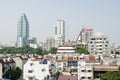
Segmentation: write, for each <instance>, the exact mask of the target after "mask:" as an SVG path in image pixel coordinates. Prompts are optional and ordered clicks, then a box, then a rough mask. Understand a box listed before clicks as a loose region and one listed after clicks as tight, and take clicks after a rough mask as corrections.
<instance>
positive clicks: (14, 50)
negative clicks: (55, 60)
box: [0, 46, 48, 55]
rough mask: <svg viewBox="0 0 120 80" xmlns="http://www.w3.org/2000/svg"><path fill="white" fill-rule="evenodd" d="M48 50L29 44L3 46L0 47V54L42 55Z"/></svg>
mask: <svg viewBox="0 0 120 80" xmlns="http://www.w3.org/2000/svg"><path fill="white" fill-rule="evenodd" d="M47 53H48V52H47V51H46V50H43V49H42V48H41V47H40V48H36V49H34V48H31V47H29V46H25V47H19V48H16V47H3V48H2V49H0V54H39V55H44V54H47Z"/></svg>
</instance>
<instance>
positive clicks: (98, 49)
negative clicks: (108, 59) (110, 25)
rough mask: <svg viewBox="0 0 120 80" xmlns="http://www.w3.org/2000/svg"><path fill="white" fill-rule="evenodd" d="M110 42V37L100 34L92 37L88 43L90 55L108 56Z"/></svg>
mask: <svg viewBox="0 0 120 80" xmlns="http://www.w3.org/2000/svg"><path fill="white" fill-rule="evenodd" d="M109 49H110V48H109V40H108V37H106V36H105V35H103V34H102V33H100V32H98V33H96V34H95V36H92V37H90V40H89V43H88V51H89V52H90V54H108V53H110V50H109Z"/></svg>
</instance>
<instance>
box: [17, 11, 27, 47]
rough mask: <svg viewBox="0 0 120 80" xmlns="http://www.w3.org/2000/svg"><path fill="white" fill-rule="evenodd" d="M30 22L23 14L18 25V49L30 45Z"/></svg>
mask: <svg viewBox="0 0 120 80" xmlns="http://www.w3.org/2000/svg"><path fill="white" fill-rule="evenodd" d="M28 38H29V22H28V20H27V17H26V15H25V14H24V13H23V14H22V16H21V17H20V19H19V20H18V24H17V47H23V46H26V45H29V42H28Z"/></svg>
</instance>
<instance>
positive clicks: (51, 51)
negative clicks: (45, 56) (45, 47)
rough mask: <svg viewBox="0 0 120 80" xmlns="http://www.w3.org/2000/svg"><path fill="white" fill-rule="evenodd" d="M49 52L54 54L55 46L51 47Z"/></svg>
mask: <svg viewBox="0 0 120 80" xmlns="http://www.w3.org/2000/svg"><path fill="white" fill-rule="evenodd" d="M49 52H50V53H51V54H56V52H57V48H55V47H52V48H51V49H50V51H49Z"/></svg>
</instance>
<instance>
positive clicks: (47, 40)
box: [46, 37, 55, 50]
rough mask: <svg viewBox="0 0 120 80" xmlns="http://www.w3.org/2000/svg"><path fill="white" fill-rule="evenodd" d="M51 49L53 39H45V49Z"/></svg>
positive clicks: (53, 43) (53, 44) (53, 45)
mask: <svg viewBox="0 0 120 80" xmlns="http://www.w3.org/2000/svg"><path fill="white" fill-rule="evenodd" d="M52 47H55V39H54V37H48V38H47V39H46V49H47V50H50V49H51V48H52Z"/></svg>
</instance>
